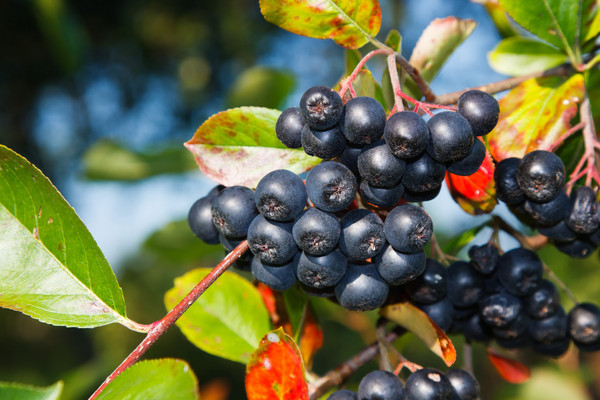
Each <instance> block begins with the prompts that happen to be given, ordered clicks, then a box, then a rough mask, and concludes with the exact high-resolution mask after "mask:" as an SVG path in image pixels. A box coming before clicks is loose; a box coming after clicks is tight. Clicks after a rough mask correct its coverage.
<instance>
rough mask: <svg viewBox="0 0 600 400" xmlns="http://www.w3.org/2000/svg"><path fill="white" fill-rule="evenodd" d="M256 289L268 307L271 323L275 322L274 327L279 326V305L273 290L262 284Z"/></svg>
mask: <svg viewBox="0 0 600 400" xmlns="http://www.w3.org/2000/svg"><path fill="white" fill-rule="evenodd" d="M256 288H257V289H258V293H260V296H261V297H262V299H263V302H264V303H265V306H266V307H267V311H268V312H269V317H270V318H271V322H273V325H277V323H278V322H279V314H277V305H276V299H275V293H273V289H271V288H270V287H268V286H267V285H265V284H264V283H260V282H259V283H258V284H257V285H256Z"/></svg>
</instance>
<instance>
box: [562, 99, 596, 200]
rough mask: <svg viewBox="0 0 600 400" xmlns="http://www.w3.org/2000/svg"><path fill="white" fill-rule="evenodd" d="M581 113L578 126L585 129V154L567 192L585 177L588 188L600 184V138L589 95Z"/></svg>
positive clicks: (573, 174)
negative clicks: (599, 158)
mask: <svg viewBox="0 0 600 400" xmlns="http://www.w3.org/2000/svg"><path fill="white" fill-rule="evenodd" d="M579 113H580V115H581V122H580V123H579V124H577V125H582V128H583V144H584V152H583V155H582V156H581V159H580V160H579V162H578V163H577V166H576V167H575V169H574V170H573V172H572V173H571V175H570V177H569V182H567V184H566V187H567V192H570V191H571V189H572V188H573V185H574V184H575V182H577V180H579V179H580V178H582V177H583V176H585V184H586V186H591V184H592V181H596V184H600V174H599V172H598V171H599V170H600V166H599V165H598V159H597V158H596V152H597V151H598V147H599V143H598V136H597V134H596V127H595V126H594V119H593V117H592V108H591V105H590V99H589V97H588V95H587V94H586V95H585V97H584V99H583V101H582V102H581V107H580V109H579ZM577 125H576V126H577Z"/></svg>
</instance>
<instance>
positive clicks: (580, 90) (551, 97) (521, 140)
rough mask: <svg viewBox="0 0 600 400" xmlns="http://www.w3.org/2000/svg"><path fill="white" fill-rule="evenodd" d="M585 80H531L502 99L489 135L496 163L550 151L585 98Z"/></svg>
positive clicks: (579, 78) (555, 78)
mask: <svg viewBox="0 0 600 400" xmlns="http://www.w3.org/2000/svg"><path fill="white" fill-rule="evenodd" d="M584 94H585V88H584V84H583V77H582V75H580V74H575V75H573V76H571V77H570V78H568V79H567V80H565V79H564V78H560V77H547V78H539V79H529V80H527V81H525V82H523V83H522V84H520V85H519V86H517V87H515V88H514V89H512V90H511V91H510V92H509V93H508V94H507V95H506V96H504V97H503V98H502V99H500V101H499V103H500V117H499V120H498V121H499V122H498V125H496V128H494V130H493V131H492V132H491V133H489V134H488V135H487V139H486V140H487V143H488V145H489V146H488V149H489V151H490V153H491V154H492V157H494V160H496V161H500V160H503V159H505V158H508V157H519V158H521V157H523V156H524V155H525V154H526V153H529V152H531V151H533V150H538V149H542V150H546V149H547V148H548V147H549V146H550V145H551V144H552V143H554V142H555V141H556V140H557V139H558V138H559V137H560V136H561V135H562V134H564V133H565V132H566V131H567V130H568V129H569V128H570V127H571V124H570V121H571V119H572V118H573V117H574V116H575V115H576V114H577V108H578V104H579V103H580V102H581V100H582V99H583V96H584Z"/></svg>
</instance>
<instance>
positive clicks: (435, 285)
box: [405, 258, 447, 304]
mask: <svg viewBox="0 0 600 400" xmlns="http://www.w3.org/2000/svg"><path fill="white" fill-rule="evenodd" d="M446 280H447V271H446V268H444V266H443V265H442V264H440V263H439V262H437V261H435V260H432V259H431V258H428V259H427V261H426V263H425V270H424V271H423V273H422V274H421V275H419V276H418V277H417V278H416V279H415V280H413V281H411V282H408V283H407V284H406V286H405V288H406V293H407V294H408V295H409V297H410V298H411V300H412V301H414V302H416V303H421V304H431V303H435V302H437V301H440V300H442V299H443V298H444V297H445V296H446Z"/></svg>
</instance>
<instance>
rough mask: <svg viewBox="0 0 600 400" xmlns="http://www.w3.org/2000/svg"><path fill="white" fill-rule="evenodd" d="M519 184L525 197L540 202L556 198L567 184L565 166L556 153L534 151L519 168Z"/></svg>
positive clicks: (524, 158)
mask: <svg viewBox="0 0 600 400" xmlns="http://www.w3.org/2000/svg"><path fill="white" fill-rule="evenodd" d="M517 182H518V183H519V187H520V188H521V190H522V191H523V193H525V196H527V197H528V198H530V199H531V200H534V201H538V202H546V201H550V200H552V199H553V198H555V197H556V196H557V195H558V194H559V192H560V191H561V189H562V186H563V184H564V183H565V165H564V164H563V162H562V160H561V159H560V158H559V157H558V156H557V155H556V154H554V153H551V152H549V151H545V150H534V151H532V152H531V153H527V154H525V156H524V157H523V158H522V159H521V162H520V163H519V167H518V168H517Z"/></svg>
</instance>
